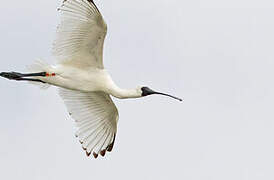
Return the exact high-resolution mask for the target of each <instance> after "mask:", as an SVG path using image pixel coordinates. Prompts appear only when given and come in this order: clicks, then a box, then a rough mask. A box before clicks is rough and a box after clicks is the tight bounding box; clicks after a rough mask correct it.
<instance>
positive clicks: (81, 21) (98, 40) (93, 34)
mask: <svg viewBox="0 0 274 180" xmlns="http://www.w3.org/2000/svg"><path fill="white" fill-rule="evenodd" d="M58 10H59V11H60V12H61V23H60V25H59V26H58V28H57V37H56V40H55V41H54V43H53V55H54V56H56V58H57V59H58V61H59V62H60V63H63V64H68V65H72V66H76V67H80V68H89V67H96V68H101V69H103V68H104V66H103V46H104V40H105V36H106V33H107V25H106V23H105V21H104V19H103V17H102V15H101V13H100V12H99V10H98V8H97V7H96V5H95V4H94V2H93V1H92V0H64V2H63V4H62V6H61V7H60V8H59V9H58Z"/></svg>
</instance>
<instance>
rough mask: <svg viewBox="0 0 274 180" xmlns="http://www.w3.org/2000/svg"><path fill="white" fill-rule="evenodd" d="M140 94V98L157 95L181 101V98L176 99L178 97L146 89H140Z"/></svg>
mask: <svg viewBox="0 0 274 180" xmlns="http://www.w3.org/2000/svg"><path fill="white" fill-rule="evenodd" d="M141 93H142V97H144V96H148V95H152V94H158V95H163V96H168V97H171V98H173V99H176V100H178V101H183V100H182V99H181V98H178V97H175V96H172V95H169V94H166V93H161V92H157V91H154V90H152V89H150V88H148V87H141Z"/></svg>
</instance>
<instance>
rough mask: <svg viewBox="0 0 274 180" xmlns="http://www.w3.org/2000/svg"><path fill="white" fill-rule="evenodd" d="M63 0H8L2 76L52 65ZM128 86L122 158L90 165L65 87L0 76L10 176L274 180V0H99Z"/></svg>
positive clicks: (112, 64) (1, 161)
mask: <svg viewBox="0 0 274 180" xmlns="http://www.w3.org/2000/svg"><path fill="white" fill-rule="evenodd" d="M60 3H61V0H60V1H44V0H29V1H18V2H14V1H3V2H2V3H1V6H0V22H1V24H0V27H1V28H0V40H1V43H0V49H1V55H0V58H1V61H0V67H1V68H0V70H1V71H8V70H10V71H15V70H17V71H24V70H25V66H26V65H29V64H31V63H33V62H34V61H35V59H36V58H44V59H45V60H46V61H48V62H54V61H53V60H50V59H49V58H48V57H50V55H51V54H50V50H51V43H52V41H53V39H54V36H55V29H56V25H57V22H58V20H59V19H58V18H59V17H58V13H57V12H56V9H57V7H58V5H60ZM96 3H97V4H98V7H99V8H100V10H101V12H102V14H103V16H104V18H105V20H106V22H107V24H108V36H107V40H106V44H105V54H104V59H105V61H104V62H105V66H106V68H107V69H108V71H109V72H110V74H111V75H112V76H113V79H114V80H115V82H116V83H117V84H118V85H120V86H121V87H125V88H130V87H135V86H138V85H148V86H149V87H151V88H153V89H155V90H159V91H160V90H161V91H164V92H169V93H171V94H174V95H177V96H179V97H182V98H184V102H183V103H180V102H177V101H175V100H172V99H169V98H165V97H160V96H152V97H147V98H143V99H137V100H115V102H116V105H117V106H118V108H119V112H120V120H119V125H118V134H117V140H116V144H115V147H114V150H113V152H112V153H110V154H107V156H106V157H105V158H104V159H102V158H99V159H97V160H94V159H92V158H87V157H86V156H85V153H84V151H83V150H82V149H81V146H80V144H79V143H78V142H77V139H76V138H75V137H74V132H75V129H74V125H73V121H72V120H71V119H70V118H69V115H68V113H67V111H66V108H65V105H64V104H63V102H62V100H61V98H60V97H59V96H58V94H57V91H56V88H54V87H52V88H50V89H49V90H46V91H42V90H40V89H39V88H37V87H35V86H33V85H30V84H27V83H16V82H11V81H7V80H5V79H0V88H1V95H0V99H1V103H0V109H1V114H0V120H1V121H0V122H1V123H0V140H1V148H0V169H1V173H0V179H23V180H25V179H26V180H37V179H39V180H44V179H45V180H48V179H51V180H59V179H67V180H73V179H136V180H140V179H145V180H146V179H147V180H150V179H157V180H160V179H163V180H165V179H188V180H205V179H206V180H220V179H221V180H231V179H233V180H262V179H263V180H273V179H274V173H273V169H274V154H273V152H274V145H273V139H274V131H273V130H274V122H273V120H274V111H273V107H274V95H273V92H274V85H273V77H274V73H273V72H274V71H273V67H274V33H273V32H274V20H273V19H274V3H273V1H271V0H260V1H258V0H230V1H220V0H206V1H200V0H191V1H185V0H180V1H179V0H149V1H148V0H138V1H131V0H115V1H113V0H112V1H111V0H100V1H99V0H98V1H96Z"/></svg>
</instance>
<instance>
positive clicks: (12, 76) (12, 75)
mask: <svg viewBox="0 0 274 180" xmlns="http://www.w3.org/2000/svg"><path fill="white" fill-rule="evenodd" d="M47 75H48V73H46V72H40V73H29V74H22V73H18V72H1V73H0V76H2V77H4V78H7V79H9V80H16V81H34V82H42V83H45V82H44V81H42V80H40V79H32V78H26V77H37V76H41V77H46V76H47Z"/></svg>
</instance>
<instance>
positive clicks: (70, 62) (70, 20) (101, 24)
mask: <svg viewBox="0 0 274 180" xmlns="http://www.w3.org/2000/svg"><path fill="white" fill-rule="evenodd" d="M58 11H59V12H60V14H61V21H60V23H59V25H58V27H57V32H56V39H55V41H54V43H53V48H52V54H53V56H54V57H55V59H56V64H54V65H49V64H47V63H45V62H43V61H36V62H35V63H34V64H32V65H31V66H29V68H28V73H19V72H1V73H0V76H1V77H3V78H6V79H9V80H15V81H28V82H31V83H35V84H38V85H40V86H41V88H44V89H46V88H48V87H49V86H56V87H57V88H58V90H59V94H60V96H61V98H62V99H63V100H64V104H65V105H66V107H67V110H68V113H69V115H70V116H71V117H72V119H74V121H75V124H76V126H77V132H76V133H75V135H76V137H77V138H78V139H79V141H80V143H81V144H82V148H83V149H84V151H85V152H86V155H87V156H90V155H91V154H92V155H93V156H94V158H97V157H98V155H101V156H102V157H104V156H105V154H106V152H111V151H112V149H113V146H114V142H115V138H116V133H117V123H118V119H119V113H118V109H117V107H116V106H115V104H114V102H113V100H112V97H115V98H119V99H128V98H141V97H145V96H149V95H154V94H156V95H163V96H168V97H171V98H174V99H176V100H179V101H182V99H181V98H178V97H175V96H172V95H169V94H166V93H161V92H158V91H154V90H152V89H151V88H149V87H146V86H138V87H137V88H133V89H123V88H120V87H118V86H117V85H116V84H115V83H114V81H113V80H112V78H111V76H110V75H109V73H108V72H107V70H106V69H105V68H104V64H103V46H104V41H105V37H106V34H107V25H106V23H105V20H104V18H103V16H102V14H101V13H100V11H99V9H98V7H97V6H96V5H95V3H94V1H93V0H63V1H62V4H61V6H60V8H58Z"/></svg>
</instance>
